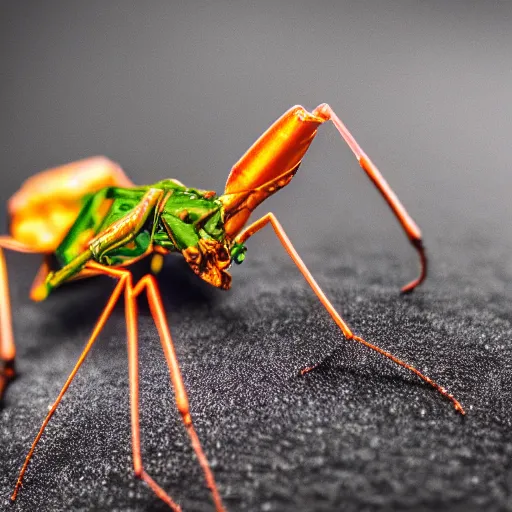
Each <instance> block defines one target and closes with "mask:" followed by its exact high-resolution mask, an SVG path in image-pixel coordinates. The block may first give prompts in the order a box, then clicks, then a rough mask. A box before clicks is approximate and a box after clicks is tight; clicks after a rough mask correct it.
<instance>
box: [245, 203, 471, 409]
mask: <svg viewBox="0 0 512 512" xmlns="http://www.w3.org/2000/svg"><path fill="white" fill-rule="evenodd" d="M269 223H270V224H271V225H272V228H273V229H274V231H275V233H276V235H277V237H278V238H279V241H280V242H281V244H282V245H283V247H284V248H285V249H286V252H287V253H288V255H289V256H290V258H291V259H292V260H293V262H294V263H295V265H297V267H298V269H299V270H300V271H301V273H302V275H303V276H304V278H305V279H306V281H307V282H308V284H309V286H311V288H312V290H313V291H314V292H315V294H316V296H317V297H318V299H319V300H320V302H321V303H322V305H323V306H324V307H325V309H326V310H327V311H328V312H329V314H330V315H331V317H332V319H333V320H334V321H335V322H336V324H337V325H338V327H339V328H340V329H341V330H342V332H343V334H344V335H345V338H347V339H349V340H355V341H358V342H359V343H362V344H363V345H364V346H366V347H368V348H369V349H371V350H375V351H376V352H378V353H379V354H381V355H383V356H384V357H387V358H388V359H391V361H393V362H394V363H396V364H398V365H399V366H402V367H403V368H406V369H407V370H409V371H411V372H413V373H414V374H415V375H417V376H418V377H419V378H420V379H422V380H423V381H425V382H426V383H427V384H430V385H431V386H432V387H433V388H435V389H436V390H437V391H439V393H441V394H442V395H443V396H445V397H446V398H448V400H450V401H451V402H452V403H453V405H454V407H455V409H456V410H457V411H458V412H460V413H461V414H465V412H464V409H463V408H462V406H461V405H460V403H459V402H458V401H457V400H456V399H455V398H454V396H453V395H452V394H451V393H449V392H448V391H447V390H446V389H445V388H444V387H442V386H440V385H439V384H437V383H436V382H434V381H433V380H432V379H431V378H430V377H427V376H426V375H423V374H422V373H421V372H420V371H419V370H417V369H416V368H414V367H413V366H411V365H409V364H407V363H405V362H404V361H402V360H401V359H398V358H397V357H395V356H394V355H393V354H391V353H390V352H387V351H386V350H383V349H381V348H379V347H377V346H376V345H373V344H372V343H368V342H367V341H365V340H364V339H363V338H360V337H359V336H356V335H355V334H354V333H353V332H352V331H351V329H350V327H349V326H348V325H347V324H346V322H345V321H344V320H343V319H342V318H341V316H340V315H339V314H338V312H337V311H336V309H334V306H333V305H332V304H331V302H330V301H329V299H328V298H327V297H326V295H325V294H324V292H323V291H322V289H321V288H320V286H319V285H318V283H317V282H316V281H315V279H314V277H313V276H312V275H311V272H309V270H308V269H307V267H306V265H305V264H304V262H303V261H302V259H301V257H300V256H299V254H298V253H297V251H296V250H295V248H294V247H293V245H292V243H291V241H290V239H289V238H288V236H287V235H286V233H285V231H284V229H283V227H282V226H281V224H280V223H279V221H278V220H277V218H276V217H275V215H274V214H273V213H267V214H266V215H264V216H263V217H262V218H261V219H259V220H257V221H256V222H254V223H253V224H251V225H250V226H248V227H247V228H246V229H245V230H244V231H243V232H242V233H240V235H238V236H237V238H236V239H235V241H236V242H237V243H241V244H243V243H244V242H245V241H246V240H247V239H248V238H249V237H250V236H252V235H254V233H256V232H258V231H259V230H260V229H262V228H263V227H265V226H266V225H267V224H269ZM306 371H308V370H306Z"/></svg>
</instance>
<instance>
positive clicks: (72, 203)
mask: <svg viewBox="0 0 512 512" xmlns="http://www.w3.org/2000/svg"><path fill="white" fill-rule="evenodd" d="M328 120H331V121H332V122H333V124H334V125H335V127H336V128H337V129H338V131H339V132H340V134H341V136H342V137H343V138H344V139H345V141H346V142H347V143H348V145H349V146H350V148H351V150H352V151H353V152H354V154H355V156H356V157H357V159H358V161H359V163H360V165H361V167H362V168H363V169H364V171H365V172H366V173H367V174H368V176H369V178H370V179H371V180H372V181H373V183H374V184H375V186H376V187H377V188H378V189H379V191H380V192H381V193H382V195H383V196H384V199H385V200H386V201H387V203H388V204H389V206H390V207H391V209H392V211H393V212H394V214H395V215H396V217H397V219H398V220H399V222H400V223H401V225H402V227H403V228H404V230H405V232H406V234H407V236H408V238H409V240H410V242H411V243H412V245H413V246H414V247H415V249H416V250H417V252H418V254H419V257H420V264H421V270H420V275H419V277H418V278H417V279H415V280H414V281H412V282H411V283H409V284H408V285H406V286H405V287H404V288H403V289H402V291H404V292H408V291H411V290H413V289H414V288H415V287H416V286H418V285H419V284H420V283H421V282H422V281H423V280H424V279H425V277H426V271H427V259H426V256H425V251H424V248H423V245H422V239H421V233H420V230H419V228H418V227H417V226H416V224H415V223H414V221H413V220H412V219H411V217H410V216H409V215H408V213H407V212H406V210H405V209H404V207H403V206H402V204H401V203H400V201H399V200H398V198H397V197H396V195H395V194H394V192H393V191H392V190H391V188H390V187H389V185H388V184H387V183H386V181H385V180H384V178H383V177H382V175H381V174H380V172H379V171H378V169H377V168H376V167H375V165H374V164H373V163H372V162H371V160H370V159H369V158H368V157H367V156H366V154H365V153H364V152H363V150H362V149H361V148H360V146H359V145H358V143H357V142H356V141H355V139H354V138H353V137H352V135H351V134H350V132H349V131H348V130H347V128H346V127H345V125H344V124H343V123H342V121H341V120H340V119H339V118H338V116H337V115H336V114H335V113H334V111H333V110H332V109H331V108H330V107H329V106H328V105H327V104H322V105H319V106H318V107H317V108H316V109H315V110H313V111H312V112H308V111H306V110H305V109H304V108H303V107H300V106H295V107H293V108H291V109H290V110H289V111H288V112H286V113H285V114H284V115H283V116H282V117H280V118H279V119H278V120H277V121H276V122H275V123H274V124H273V125H272V126H270V128H269V129H268V130H267V131H266V132H265V133H264V134H263V135H262V136H261V137H260V138H259V139H258V140H257V141H256V142H255V143H254V145H253V146H252V147H251V148H250V149H249V150H248V151H247V153H246V154H245V155H244V156H243V157H242V158H241V159H240V160H239V161H238V163H237V164H236V165H235V166H234V167H233V169H232V170H231V173H230V175H229V177H228V180H227V183H226V189H225V191H224V194H223V195H221V196H217V195H216V194H215V192H210V191H204V190H197V189H193V188H187V187H185V186H184V185H182V184H181V183H180V182H178V181H176V180H172V179H169V180H163V181H160V182H158V183H155V184H153V185H148V186H136V185H134V184H133V183H132V182H131V181H130V180H129V179H128V178H127V177H126V176H125V174H124V173H123V171H122V170H121V168H120V167H119V166H117V165H116V164H114V163H113V162H111V161H110V160H108V159H106V158H104V157H95V158H90V159H87V160H82V161H79V162H74V163H71V164H68V165H65V166H62V167H58V168H55V169H50V170H47V171H44V172H42V173H40V174H38V175H36V176H34V177H32V178H30V179H29V180H27V181H26V182H25V183H24V185H23V186H22V188H21V189H20V190H19V191H18V192H17V193H16V194H15V195H14V196H13V197H12V198H11V199H10V201H9V213H10V215H11V235H10V236H0V300H1V303H0V398H1V396H2V395H3V393H4V391H5V388H6V386H7V384H8V382H9V380H10V379H12V378H13V377H14V374H15V370H14V359H15V346H14V340H13V334H12V325H11V313H10V305H9V290H8V280H7V271H6V265H5V258H4V255H3V252H2V248H4V249H10V250H13V251H18V252H25V253H41V254H42V255H43V263H42V265H41V268H40V270H39V272H38V274H37V277H36V279H35V281H34V284H33V286H32V290H31V298H32V299H34V300H36V301H40V300H43V299H45V298H46V297H47V296H48V294H49V293H50V292H52V291H53V290H54V289H55V288H57V287H59V286H60V285H62V284H64V283H66V282H67V281H70V280H74V279H79V278H87V277H92V276H96V275H108V276H111V277H112V278H114V279H115V280H116V281H117V284H116V286H115V288H114V290H113V292H112V294H111V296H110V298H109V300H108V302H107V304H106V306H105V308H104V310H103V312H102V314H101V316H100V318H99V320H98V321H97V323H96V326H95V328H94V330H93V332H92V335H91V337H90V339H89V340H88V342H87V344H86V346H85V348H84V350H83V352H82V354H81V355H80V357H79V359H78V361H77V363H76V365H75V367H74V368H73V371H72V372H71V374H70V375H69V377H68V379H67V381H66V383H65V384H64V387H63V388H62V390H61V392H60V394H59V396H58V397H57V399H56V400H55V403H54V404H53V405H52V407H51V408H50V410H49V412H48V414H47V416H46V418H45V420H44V422H43V424H42V426H41V428H40V430H39V432H38V434H37V436H36V438H35V440H34V442H33V444H32V446H31V448H30V451H29V453H28V455H27V457H26V459H25V462H24V464H23V467H22V469H21V471H20V474H19V477H18V480H17V483H16V486H15V489H14V492H13V494H12V499H13V500H14V499H15V498H16V495H17V494H18V491H19V489H20V486H21V484H22V480H23V476H24V474H25V471H26V469H27V466H28V464H29V461H30V459H31V457H32V455H33V453H34V450H35V448H36V445H37V443H38V441H39V439H40V438H41V436H42V434H43V432H44V430H45V427H46V425H47V424H48V422H49V421H50V418H51V417H52V415H53V413H54V412H55V410H56V408H57V406H58V404H59V402H60V401H61V399H62V397H63V395H64V394H65V392H66V390H67V389H68V387H69V385H70V384H71V381H72V380H73V378H74V376H75V374H76V373H77V371H78V369H79V368H80V366H81V364H82V363H83V361H84V360H85V358H86V356H87V354H88V353H89V350H90V349H91V347H92V345H93V344H94V342H95V340H96V338H97V337H98V335H99V333H100V332H101V330H102V328H103V326H104V325H105V323H106V321H107V319H108V318H109V316H110V315H111V313H112V310H113V308H114V306H115V304H116V302H117V301H118V300H119V299H120V298H121V295H123V296H124V301H125V314H126V327H127V337H128V364H129V379H130V404H131V405H130V412H131V425H132V454H133V466H134V472H135V475H136V476H137V477H138V478H140V479H142V480H143V481H144V482H146V484H147V485H148V486H149V487H150V488H151V489H152V490H153V491H154V493H155V494H156V495H157V496H158V497H159V498H160V499H162V500H163V501H164V502H165V503H167V504H168V505H169V507H170V508H171V509H173V510H175V511H176V510H180V507H179V506H178V505H177V503H176V502H175V501H174V500H173V499H172V498H171V497H170V496H169V495H168V494H167V493H166V492H165V491H164V490H163V489H162V488H161V487H160V486H159V485H158V484H157V483H156V482H155V481H154V480H153V479H152V478H151V477H150V476H149V475H148V474H147V473H146V471H145V469H144V467H143V463H142V458H141V450H140V434H139V409H138V404H139V396H138V393H139V391H138V389H139V385H138V378H139V377H138V356H137V351H138V337H137V303H136V299H137V297H138V296H139V295H140V294H142V293H145V294H146V295H147V298H148V302H149V305H150V311H151V315H152V317H153V320H154V322H155V324H156V327H157V329H158V332H159V336H160V340H161V343H162V347H163V350H164V354H165V357H166V360H167V364H168V367H169V371H170V378H171V381H172V384H173V386H174V389H175V399H176V405H177V408H178V410H179V412H180V414H181V417H182V420H183V424H184V425H185V428H186V430H187V433H188V435H189V437H190V440H191V444H192V447H193V449H194V451H195V453H196V455H197V458H198V461H199V463H200V465H201V467H202V470H203V472H204V476H205V479H206V483H207V485H208V487H209V488H210V489H211V492H212V498H213V501H214V503H215V507H216V510H217V511H223V510H225V509H224V506H223V504H222V500H221V497H220V494H219V492H218V490H217V486H216V483H215V479H214V476H213V473H212V472H211V470H210V467H209V464H208V461H207V458H206V456H205V454H204V453H203V450H202V448H201V443H200V441H199V438H198V436H197V434H196V431H195V429H194V425H193V422H192V418H191V415H190V412H189V406H188V398H187V393H186V390H185V387H184V385H183V380H182V377H181V373H180V368H179V365H178V361H177V358H176V353H175V350H174V347H173V342H172V339H171V335H170V332H169V327H168V324H167V318H166V314H165V311H164V309H163V306H162V301H161V297H160V293H159V289H158V284H157V281H156V279H155V277H154V276H153V275H152V274H147V275H145V276H144V277H142V278H141V279H140V280H139V281H138V282H137V283H134V282H133V279H132V274H131V272H130V270H129V269H128V268H127V267H129V266H130V265H131V264H132V263H134V262H135V261H138V260H140V259H142V258H145V257H147V256H151V257H152V261H151V268H152V271H153V273H157V272H158V270H159V268H160V267H161V265H162V258H163V256H165V255H166V254H169V253H172V252H180V253H181V254H182V255H183V257H184V258H185V260H186V262H187V263H188V264H189V266H190V268H191V269H192V270H193V272H195V273H196V274H197V275H198V276H199V277H200V278H201V279H203V280H205V281H207V282H208V283H210V284H212V285H213V286H216V287H218V288H221V289H224V290H227V289H229V288H230V286H231V276H230V274H229V273H228V272H227V270H228V268H229V266H230V264H231V263H232V262H235V263H241V262H242V261H243V259H244V257H245V251H246V248H245V246H244V244H245V242H246V241H247V240H248V239H249V238H250V237H251V236H252V235H254V234H255V233H256V232H257V231H259V230H260V229H262V228H263V227H264V226H266V225H267V224H270V225H271V226H272V228H273V229H274V231H275V233H276V235H277V237H278V238H279V240H280V241H281V243H282V244H283V246H284V248H285V249H286V251H287V252H288V254H289V256H290V257H291V258H292V260H293V261H294V263H295V264H296V265H297V267H298V268H299V270H300V271H301V273H302V274H303V276H304V278H305V279H306V281H307V282H308V283H309V285H310V286H311V288H312V289H313V291H314V292H315V294H316V295H317V297H318V299H319V300H320V302H321V303H322V304H323V305H324V307H325V308H326V309H327V311H328V312H329V313H330V315H331V316H332V318H333V319H334V321H335V322H336V324H337V325H338V326H339V328H340V329H341V331H342V333H343V335H344V336H345V338H346V339H347V340H350V339H351V340H355V341H357V342H359V343H362V344H363V345H365V346H366V347H368V348H370V349H372V350H374V351H376V352H378V353H380V354H382V355H383V356H385V357H387V358H389V359H391V360H392V361H393V362H395V363H396V364H398V365H400V366H402V367H404V368H406V369H408V370H410V371H412V372H413V373H415V374H416V375H417V376H418V377H419V378H421V379H423V380H424V381H425V382H427V383H428V384H430V385H431V386H433V387H434V388H435V389H437V391H439V392H440V393H441V394H442V395H444V396H445V397H446V398H448V399H449V400H451V401H452V403H453V405H454V406H455V409H456V410H457V411H458V412H460V413H462V414H464V410H463V409H462V406H461V405H460V404H459V402H458V401H457V400H456V399H455V398H454V397H453V396H452V395H451V394H450V393H448V392H447V391H446V390H445V389H444V388H443V387H441V386H439V385H438V384H436V383H435V382H433V381H432V380H431V379H430V378H429V377H426V376H425V375H423V374H421V373H420V372H419V371H418V370H417V369H416V368H414V367H412V366H410V365H409V364H407V363H405V362H403V361H401V360H400V359H398V358H397V357H395V356H393V355H392V354H391V353H389V352H386V351H385V350H382V349H380V348H379V347H377V346H375V345H373V344H371V343H368V342H367V341H365V340H364V339H362V338H360V337H359V336H356V335H355V334H354V333H353V332H352V331H351V329H350V328H349V326H348V325H347V324H346V323H345V322H344V320H343V319H342V318H341V316H340V315H339V314H338V313H337V311H336V310H335V309H334V307H333V305H332V304H331V303H330V301H329V299H328V298H327V297H326V296H325V294H324V293H323V292H322V290H321V289H320V287H319V286H318V284H317V283H316V281H315V279H314V278H313V276H312V275H311V273H310V272H309V271H308V269H307V268H306V266H305V264H304V263H303V261H302V259H301V258H300V256H299V255H298V254H297V252H296V250H295V249H294V247H293V245H292V244H291V242H290V240H289V238H288V237H287V235H286V233H285V231H284V230H283V228H282V226H281V224H280V223H279V221H278V220H277V218H276V217H275V216H274V215H273V214H272V213H267V214H266V215H264V216H263V217H261V218H260V219H259V220H256V221H255V222H253V223H252V224H250V225H249V226H248V227H245V228H244V226H245V224H246V223H247V221H248V219H249V216H250V215H251V213H252V211H253V210H254V209H255V208H256V206H258V205H259V204H260V203H261V202H262V201H263V200H265V199H266V198H267V197H269V196H270V195H272V194H273V193H274V192H276V191H277V190H279V189H281V188H283V187H284V186H286V185H287V184H288V183H289V182H290V180H291V179H292V178H293V176H294V175H295V173H296V172H297V169H298V168H299V165H300V163H301V160H302V158H303V156H304V154H305V153H306V151H307V150H308V148H309V146H310V144H311V142H312V141H313V139H314V137H315V135H316V133H317V129H318V127H319V126H320V125H321V124H322V123H324V122H326V121H328ZM55 261H56V262H57V263H55ZM310 369H311V368H307V369H305V370H303V372H306V371H309V370H310Z"/></svg>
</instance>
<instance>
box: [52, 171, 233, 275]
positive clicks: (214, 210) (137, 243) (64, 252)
mask: <svg viewBox="0 0 512 512" xmlns="http://www.w3.org/2000/svg"><path fill="white" fill-rule="evenodd" d="M150 189H158V190H161V191H162V192H163V194H162V199H161V200H160V202H159V203H158V204H157V205H156V206H155V207H154V208H153V210H154V211H152V212H150V213H149V215H148V219H147V222H146V223H145V224H144V226H143V227H142V229H140V230H138V232H137V233H133V235H134V236H133V238H132V239H131V240H129V241H128V242H127V243H126V244H122V245H121V246H118V247H113V248H112V249H110V250H108V251H106V252H105V254H104V255H103V258H102V260H103V261H101V263H103V264H108V265H119V264H126V263H128V262H129V261H130V260H132V259H136V258H139V257H140V256H142V255H144V254H145V253H146V252H147V251H148V248H149V247H150V245H151V244H152V245H153V246H161V247H163V248H165V249H167V250H168V251H170V252H174V251H183V250H185V249H187V248H189V247H192V246H198V244H199V240H201V239H207V240H213V241H216V242H219V243H221V244H223V242H224V225H223V220H222V205H221V203H220V202H219V201H218V199H217V198H216V196H215V193H213V192H209V191H203V190H198V189H195V188H188V187H185V186H184V185H182V184H181V183H180V182H178V181H176V180H172V179H169V180H163V181H159V182H158V183H154V184H152V185H146V186H141V187H136V188H120V187H107V188H104V189H102V190H100V191H98V192H96V193H94V194H90V195H88V196H86V197H85V198H84V200H83V201H84V202H83V207H82V210H81V212H80V214H79V215H78V217H77V219H76V221H75V223H74V225H73V226H72V228H71V229H70V230H69V232H68V234H67V236H66V237H65V239H64V240H63V241H62V243H61V244H60V246H59V247H58V248H57V250H56V256H57V259H58V261H59V264H60V265H61V266H65V265H67V264H69V263H70V262H71V261H73V260H74V259H75V258H76V257H77V256H78V255H79V254H80V253H81V252H82V251H83V250H84V249H85V248H86V246H87V244H88V243H89V241H90V240H91V239H92V238H93V237H95V236H97V235H101V234H102V233H103V232H105V231H106V230H107V229H108V228H109V227H110V226H112V225H114V224H115V223H116V222H120V221H122V219H123V218H124V217H126V216H127V215H128V214H129V213H130V212H132V211H134V209H135V208H136V207H138V206H139V205H140V203H141V200H142V199H143V197H144V195H145V194H146V193H147V191H148V190H150Z"/></svg>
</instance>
